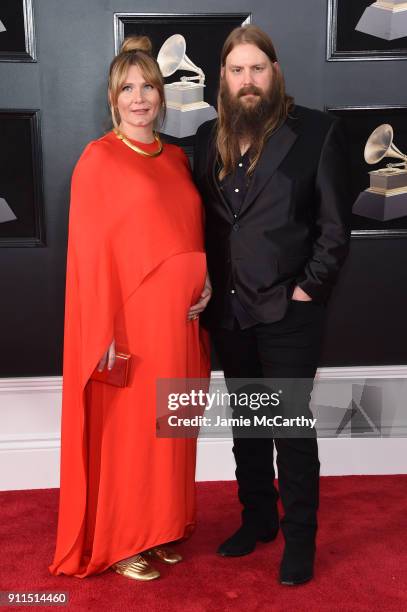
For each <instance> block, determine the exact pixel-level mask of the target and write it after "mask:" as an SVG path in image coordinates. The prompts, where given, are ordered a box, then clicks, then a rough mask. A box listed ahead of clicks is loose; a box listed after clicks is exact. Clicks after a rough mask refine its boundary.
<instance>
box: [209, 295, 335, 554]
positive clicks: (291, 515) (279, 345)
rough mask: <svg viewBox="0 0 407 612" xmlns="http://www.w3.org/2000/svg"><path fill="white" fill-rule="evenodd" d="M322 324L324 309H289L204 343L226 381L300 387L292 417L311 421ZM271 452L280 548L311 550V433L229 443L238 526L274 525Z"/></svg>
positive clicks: (315, 498) (314, 502) (314, 486)
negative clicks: (290, 382)
mask: <svg viewBox="0 0 407 612" xmlns="http://www.w3.org/2000/svg"><path fill="white" fill-rule="evenodd" d="M324 319H325V307H324V306H323V305H320V304H317V303H314V302H300V301H291V302H290V304H289V306H288V310H287V313H286V315H285V317H284V318H283V319H282V320H280V321H277V322H274V323H269V324H257V325H255V326H254V327H251V328H249V329H244V330H242V329H240V328H239V327H238V326H236V328H235V329H232V330H230V329H223V328H218V329H214V330H212V339H213V342H214V345H215V349H216V351H217V353H218V356H219V359H220V362H221V365H222V368H223V370H224V374H225V379H226V384H227V386H228V391H229V392H232V391H234V390H235V389H232V388H231V386H230V384H229V383H230V382H231V381H230V380H229V379H236V378H281V379H302V380H304V379H308V380H309V385H308V386H306V388H305V387H304V385H303V387H302V388H303V396H302V398H301V402H300V405H298V403H297V406H296V408H295V413H296V415H297V416H299V415H300V413H302V414H303V415H304V416H305V417H309V418H312V413H311V411H310V409H309V400H310V397H309V396H310V392H311V390H312V381H313V379H314V377H315V373H316V369H317V365H318V360H319V356H320V346H321V339H322V332H323V324H324ZM274 446H275V448H276V451H277V460H276V461H277V467H278V483H279V493H280V496H281V501H282V504H283V508H284V517H283V518H282V520H281V521H280V525H281V528H282V531H283V534H284V538H285V541H286V543H289V542H292V543H304V544H308V543H309V544H313V543H314V542H315V536H316V532H317V510H318V506H319V470H320V463H319V459H318V444H317V440H316V435H315V430H313V435H311V436H310V435H309V434H308V436H307V437H274V438H273V437H267V438H257V437H256V438H244V437H234V440H233V453H234V456H235V460H236V479H237V482H238V490H239V499H240V502H241V503H242V505H243V512H242V520H243V522H245V523H248V524H250V523H251V524H252V525H253V526H254V527H255V529H256V531H257V532H258V534H259V535H261V534H262V533H263V532H268V531H270V530H271V529H273V527H276V525H278V521H279V517H278V512H277V500H278V498H279V493H278V492H277V490H276V488H275V486H274V479H275V472H274Z"/></svg>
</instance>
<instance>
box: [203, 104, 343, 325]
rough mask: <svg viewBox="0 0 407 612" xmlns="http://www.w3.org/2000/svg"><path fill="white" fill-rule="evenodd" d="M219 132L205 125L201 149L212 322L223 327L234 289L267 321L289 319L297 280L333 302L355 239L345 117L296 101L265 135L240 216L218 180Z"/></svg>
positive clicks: (207, 314)
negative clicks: (287, 314)
mask: <svg viewBox="0 0 407 612" xmlns="http://www.w3.org/2000/svg"><path fill="white" fill-rule="evenodd" d="M215 131H216V120H213V121H208V122H206V123H204V124H203V125H201V126H200V128H199V129H198V132H197V134H196V137H195V148H194V177H195V181H196V184H197V186H198V189H199V190H200V192H201V195H202V197H203V201H204V205H205V210H206V230H205V231H206V251H207V261H208V270H209V274H210V277H211V281H212V286H213V294H212V299H211V300H210V302H209V305H208V307H207V309H206V311H205V313H204V316H203V322H204V324H205V323H206V324H207V325H208V326H216V325H219V324H220V321H221V318H222V316H223V312H224V307H225V296H226V295H227V294H228V292H230V290H231V287H232V286H233V287H234V289H235V290H236V294H237V297H238V298H239V300H240V302H241V304H242V305H243V307H244V308H245V310H246V311H247V312H248V313H249V314H250V315H252V316H253V317H254V318H255V319H256V321H259V322H262V323H269V322H273V321H278V320H279V319H281V318H283V317H284V315H285V312H286V309H287V306H288V302H289V300H290V299H291V296H292V292H293V290H294V287H295V285H296V284H298V285H299V286H300V287H301V288H302V289H303V290H304V291H305V292H306V293H308V294H309V295H310V296H311V297H312V299H313V300H315V301H316V302H326V301H327V300H328V298H329V295H330V293H331V290H332V288H333V285H334V283H335V280H336V278H337V274H338V272H339V269H340V267H341V265H342V263H343V261H344V259H345V257H346V255H347V252H348V246H349V239H350V214H351V201H350V198H349V186H348V185H349V181H348V175H349V173H348V165H347V151H346V143H345V139H344V135H343V132H342V128H341V125H340V122H339V120H338V119H336V118H334V117H332V116H331V115H328V114H327V113H322V112H320V111H316V110H311V109H308V108H304V107H301V106H295V107H294V109H293V111H292V112H291V113H290V117H289V118H288V119H287V120H286V121H285V123H284V124H283V125H282V126H281V127H280V128H278V129H277V130H276V131H275V132H274V133H273V134H272V135H271V136H270V138H269V139H268V140H267V142H266V144H265V147H264V150H263V152H262V154H261V157H260V159H259V161H258V163H257V167H256V169H255V171H254V174H253V176H252V178H251V181H250V185H249V189H248V192H247V194H246V197H245V200H244V202H243V205H242V207H241V210H240V213H239V215H238V217H237V218H235V217H234V215H233V212H232V210H231V209H230V207H229V205H228V203H227V202H226V200H225V199H224V197H223V195H222V191H221V190H220V189H219V186H218V183H217V180H216V172H217V155H216V149H215V143H214V135H215Z"/></svg>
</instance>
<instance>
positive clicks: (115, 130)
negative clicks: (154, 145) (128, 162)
mask: <svg viewBox="0 0 407 612" xmlns="http://www.w3.org/2000/svg"><path fill="white" fill-rule="evenodd" d="M113 132H114V133H115V135H116V137H117V138H118V139H119V140H121V141H122V142H123V143H124V144H125V145H127V146H128V147H130V149H133V151H135V152H136V153H139V155H144V157H157V155H160V153H161V151H162V150H163V143H162V142H161V140H160V137H159V136H158V134H157V133H156V132H154V140H156V141H157V142H158V149H157V151H153V152H152V153H147V151H143V149H140V148H139V147H137V146H136V145H134V144H133V143H131V142H130V141H129V140H127V138H126V136H125V135H124V134H122V133H121V132H120V131H119V130H118V129H117V128H114V129H113Z"/></svg>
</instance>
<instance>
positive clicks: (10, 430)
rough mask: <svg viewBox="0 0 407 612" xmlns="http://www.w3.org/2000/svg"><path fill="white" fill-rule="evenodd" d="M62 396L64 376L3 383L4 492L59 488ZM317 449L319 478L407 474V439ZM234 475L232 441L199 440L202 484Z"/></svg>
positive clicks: (325, 444)
mask: <svg viewBox="0 0 407 612" xmlns="http://www.w3.org/2000/svg"><path fill="white" fill-rule="evenodd" d="M212 377H213V378H214V379H218V380H219V379H221V378H223V373H222V372H221V371H215V372H213V373H212ZM328 378H329V379H337V380H341V379H353V378H354V379H360V378H369V379H381V378H389V379H392V378H407V366H404V365H402V366H398V365H394V366H392V365H390V366H369V367H360V366H357V367H347V368H320V369H319V370H318V373H317V377H316V380H317V381H318V380H323V379H328ZM61 394H62V377H53V376H52V377H24V378H23V377H21V378H3V379H0V431H1V434H0V490H11V489H14V490H18V489H41V488H48V487H58V484H59V452H60V436H59V428H60V406H61ZM319 449H320V461H321V475H348V474H402V473H407V464H406V461H405V457H406V454H407V438H401V437H400V438H334V439H333V438H320V439H319ZM234 470H235V466H234V460H233V454H232V440H231V439H229V438H205V437H202V438H199V440H198V461H197V480H198V481H204V480H232V479H234Z"/></svg>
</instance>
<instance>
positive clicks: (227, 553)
mask: <svg viewBox="0 0 407 612" xmlns="http://www.w3.org/2000/svg"><path fill="white" fill-rule="evenodd" d="M277 534H278V524H277V527H275V528H273V529H272V530H268V531H266V530H264V531H259V530H257V529H256V528H255V527H254V526H253V525H250V524H248V523H243V524H242V526H241V527H240V528H239V529H238V530H237V531H236V533H234V534H233V535H232V536H231V537H230V538H228V539H227V540H225V542H223V544H221V545H220V546H219V548H218V550H217V553H218V555H221V556H222V557H242V556H243V555H248V554H250V553H251V552H253V551H254V549H255V548H256V543H257V542H271V541H272V540H275V539H276V537H277Z"/></svg>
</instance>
